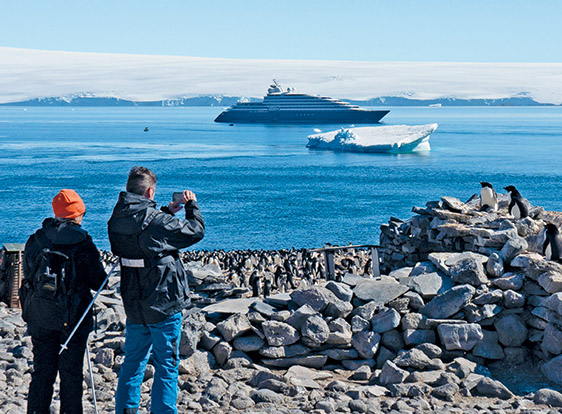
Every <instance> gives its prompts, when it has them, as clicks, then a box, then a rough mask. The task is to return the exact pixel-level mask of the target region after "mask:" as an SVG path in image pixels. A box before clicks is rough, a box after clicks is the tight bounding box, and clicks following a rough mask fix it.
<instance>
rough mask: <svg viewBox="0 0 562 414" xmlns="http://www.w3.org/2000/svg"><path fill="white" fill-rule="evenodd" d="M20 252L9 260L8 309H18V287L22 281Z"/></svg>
mask: <svg viewBox="0 0 562 414" xmlns="http://www.w3.org/2000/svg"><path fill="white" fill-rule="evenodd" d="M22 265H23V263H22V252H15V253H14V254H13V255H12V260H10V265H9V266H10V267H9V274H10V279H9V283H10V298H9V302H10V303H9V305H10V308H19V307H20V292H19V289H20V285H21V280H22V273H23V272H22Z"/></svg>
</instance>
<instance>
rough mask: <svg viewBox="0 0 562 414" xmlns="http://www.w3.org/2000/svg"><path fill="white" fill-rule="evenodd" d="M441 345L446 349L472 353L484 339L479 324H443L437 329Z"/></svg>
mask: <svg viewBox="0 0 562 414" xmlns="http://www.w3.org/2000/svg"><path fill="white" fill-rule="evenodd" d="M437 332H438V333H439V338H440V339H441V343H443V344H444V345H445V349H447V350H449V351H450V350H454V349H460V350H463V351H470V350H471V349H472V348H474V346H475V345H476V344H477V343H478V342H480V340H482V338H483V337H484V336H483V334H482V328H481V327H480V325H478V324H473V323H470V324H463V325H460V324H444V323H443V324H441V325H439V326H438V327H437Z"/></svg>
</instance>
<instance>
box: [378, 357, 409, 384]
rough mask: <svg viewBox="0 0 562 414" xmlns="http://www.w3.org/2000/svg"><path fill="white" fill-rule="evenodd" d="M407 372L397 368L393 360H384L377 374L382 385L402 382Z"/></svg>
mask: <svg viewBox="0 0 562 414" xmlns="http://www.w3.org/2000/svg"><path fill="white" fill-rule="evenodd" d="M408 375H409V372H408V371H406V370H404V369H402V368H399V367H398V366H397V365H396V364H395V363H394V362H392V361H386V362H385V363H384V365H383V366H382V369H381V372H380V374H379V382H380V383H381V384H382V385H388V384H399V383H402V382H404V380H405V379H406V378H407V377H408Z"/></svg>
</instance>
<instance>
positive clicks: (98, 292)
mask: <svg viewBox="0 0 562 414" xmlns="http://www.w3.org/2000/svg"><path fill="white" fill-rule="evenodd" d="M118 264H119V260H117V261H116V262H115V264H114V265H113V267H112V268H111V270H110V271H109V273H108V274H107V276H106V277H105V279H104V281H103V283H102V284H101V287H100V288H99V289H98V291H97V292H96V294H95V295H94V297H93V298H92V301H91V302H90V304H89V305H88V307H87V308H86V310H85V311H84V314H83V315H82V317H81V318H80V320H79V321H78V323H77V324H76V326H75V327H74V329H73V330H72V332H71V333H70V335H69V336H68V338H67V340H66V342H65V343H64V344H62V345H61V346H60V351H59V355H60V354H62V353H63V351H64V350H65V349H68V343H69V342H70V340H71V339H72V337H73V336H74V334H75V333H76V331H77V330H78V327H79V326H80V324H81V323H82V321H83V320H84V318H85V317H86V315H87V314H88V312H89V311H90V309H91V308H92V306H93V305H94V302H95V301H96V299H97V298H98V296H99V294H100V293H101V291H102V290H103V289H104V287H105V284H106V283H107V281H108V280H109V276H111V274H112V273H113V271H114V270H115V268H116V267H117V265H118Z"/></svg>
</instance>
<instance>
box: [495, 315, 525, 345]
mask: <svg viewBox="0 0 562 414" xmlns="http://www.w3.org/2000/svg"><path fill="white" fill-rule="evenodd" d="M494 327H495V328H496V331H497V332H498V340H499V341H500V343H501V344H502V345H504V346H520V345H521V344H522V343H523V342H524V341H525V339H526V338H527V327H526V326H525V323H524V322H523V320H521V318H520V317H519V316H517V315H507V316H504V317H503V318H500V319H498V320H497V321H496V322H495V323H494Z"/></svg>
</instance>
